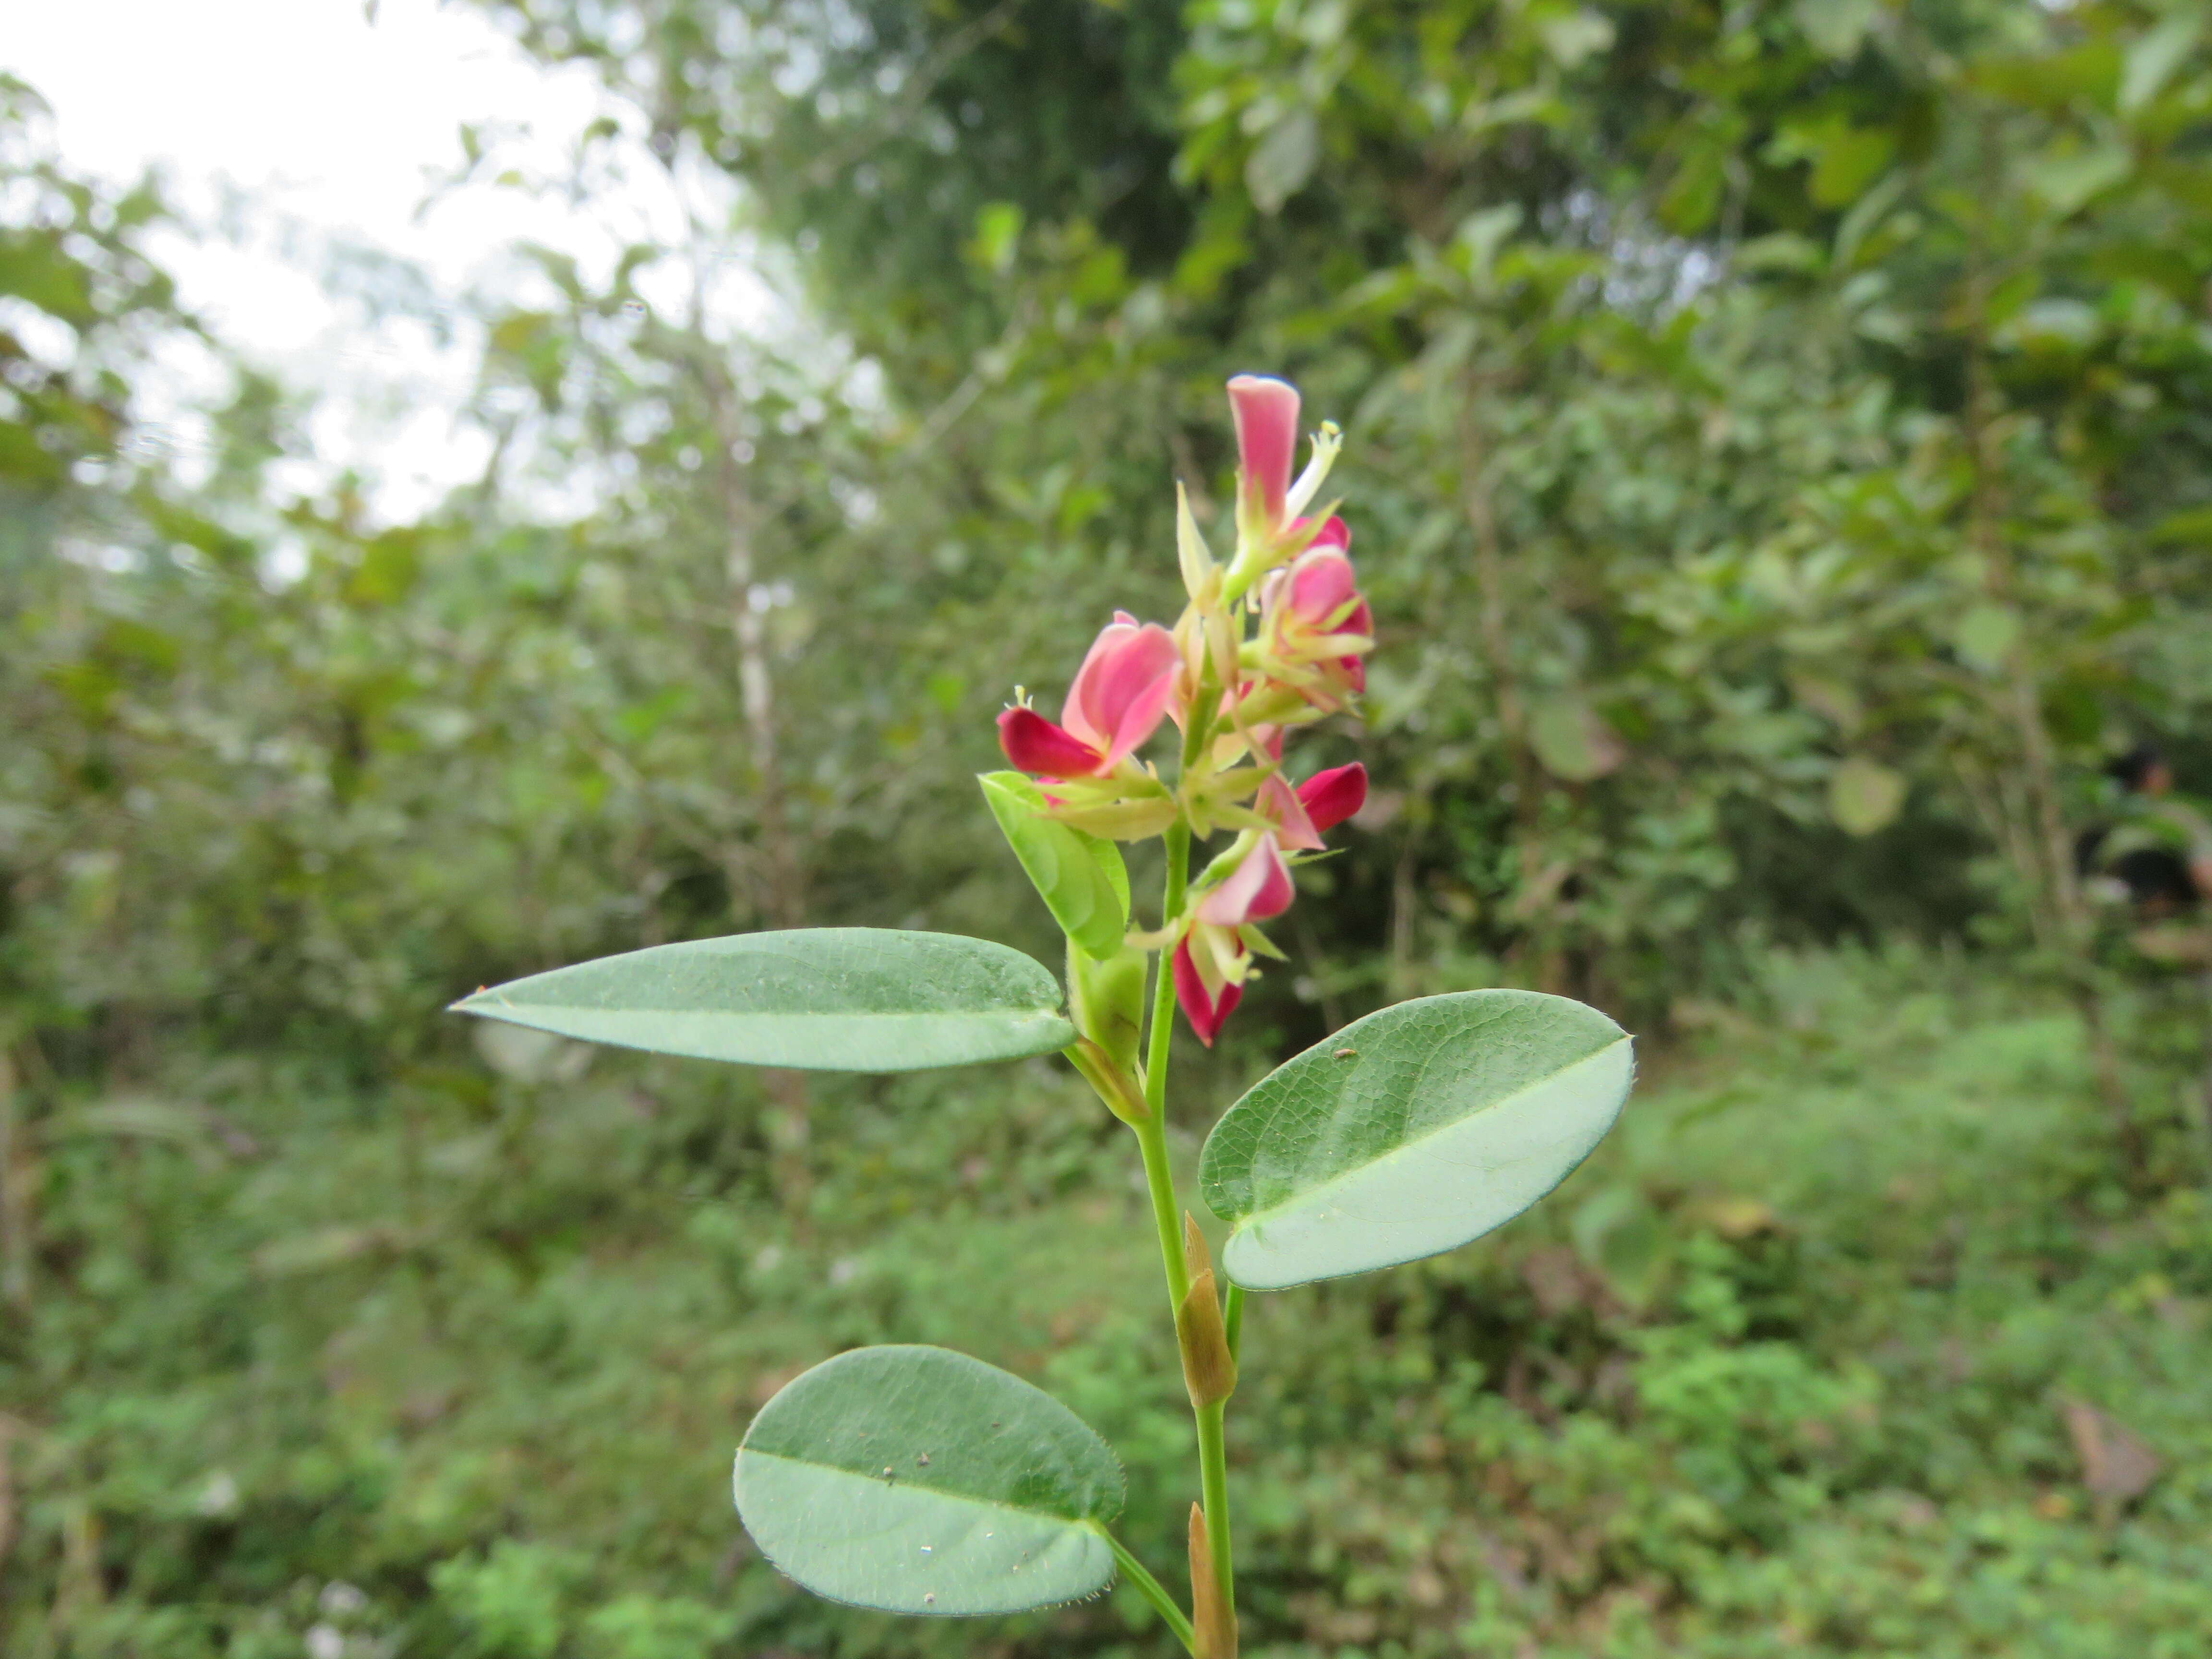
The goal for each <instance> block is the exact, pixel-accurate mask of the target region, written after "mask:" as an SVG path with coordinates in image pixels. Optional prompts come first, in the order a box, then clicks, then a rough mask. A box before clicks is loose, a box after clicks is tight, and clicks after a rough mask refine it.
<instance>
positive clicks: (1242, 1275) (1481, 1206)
mask: <svg viewBox="0 0 2212 1659" xmlns="http://www.w3.org/2000/svg"><path fill="white" fill-rule="evenodd" d="M1634 1069H1635V1062H1634V1060H1633V1058H1632V1053H1631V1043H1630V1040H1629V1036H1628V1034H1627V1033H1626V1032H1625V1031H1623V1030H1621V1029H1620V1027H1619V1026H1618V1025H1616V1024H1613V1022H1612V1021H1611V1020H1609V1019H1607V1018H1606V1017H1605V1016H1604V1015H1603V1014H1601V1013H1600V1012H1597V1010H1596V1009H1595V1008H1589V1007H1585V1006H1583V1005H1582V1004H1581V1003H1579V1002H1571V1001H1569V1000H1567V999H1566V998H1565V997H1553V996H1543V995H1540V994H1537V993H1536V992H1534V991H1462V992H1459V993H1456V994H1453V995H1450V996H1440V997H1422V998H1419V999H1418V1000H1415V1001H1412V1002H1401V1003H1400V1004H1398V1005H1397V1006H1395V1007H1393V1008H1385V1009H1383V1011H1382V1012H1380V1013H1374V1014H1370V1015H1368V1016H1367V1018H1364V1019H1359V1020H1354V1021H1353V1022H1352V1024H1349V1025H1347V1026H1346V1027H1345V1028H1344V1029H1343V1030H1341V1031H1339V1032H1338V1033H1337V1034H1336V1035H1335V1036H1333V1037H1330V1038H1329V1039H1328V1041H1326V1042H1321V1043H1318V1044H1316V1046H1315V1047H1313V1048H1309V1049H1307V1050H1306V1051H1305V1052H1304V1054H1299V1055H1298V1056H1297V1057H1296V1058H1295V1059H1293V1060H1289V1061H1287V1062H1286V1063H1285V1064H1284V1065H1282V1066H1279V1067H1278V1068H1277V1069H1276V1070H1275V1071H1274V1072H1273V1073H1271V1074H1269V1075H1268V1076H1267V1077H1266V1078H1263V1079H1261V1081H1260V1082H1259V1083H1258V1084H1257V1085H1255V1086H1254V1087H1253V1088H1252V1090H1251V1091H1250V1092H1249V1093H1248V1094H1246V1095H1245V1097H1243V1099H1242V1100H1240V1101H1238V1102H1237V1103H1236V1104H1235V1105H1234V1106H1232V1107H1231V1108H1230V1109H1229V1110H1228V1111H1227V1112H1226V1113H1225V1114H1224V1115H1223V1116H1222V1119H1221V1121H1220V1122H1218V1123H1217V1124H1216V1125H1214V1127H1213V1133H1212V1134H1211V1135H1209V1136H1207V1137H1206V1150H1205V1152H1203V1153H1202V1154H1201V1155H1200V1161H1199V1180H1200V1183H1201V1185H1202V1187H1203V1188H1204V1190H1205V1194H1206V1202H1207V1204H1209V1205H1210V1206H1212V1209H1213V1212H1214V1213H1215V1214H1216V1215H1218V1216H1219V1217H1220V1218H1222V1219H1223V1220H1225V1221H1227V1222H1230V1223H1231V1224H1232V1225H1233V1226H1234V1228H1235V1231H1232V1232H1231V1234H1230V1236H1229V1242H1228V1244H1227V1245H1226V1246H1225V1249H1223V1251H1222V1258H1221V1260H1222V1266H1223V1267H1224V1268H1225V1270H1226V1271H1227V1273H1228V1274H1229V1277H1230V1278H1231V1279H1233V1280H1234V1281H1235V1282H1236V1283H1237V1284H1239V1285H1244V1286H1245V1287H1246V1288H1248V1289H1250V1290H1260V1291H1272V1290H1279V1289H1281V1288H1282V1287H1284V1286H1285V1285H1303V1284H1304V1283H1306V1282H1307V1281H1309V1280H1310V1279H1334V1278H1336V1277H1338V1276H1339V1275H1340V1274H1344V1273H1362V1272H1364V1271H1366V1270H1367V1269H1368V1268H1370V1267H1390V1266H1392V1265H1394V1264H1395V1263H1397V1262H1401V1261H1415V1260H1417V1259H1418V1258H1419V1257H1421V1256H1425V1255H1436V1254H1437V1253H1438V1252H1439V1251H1443V1250H1449V1249H1453V1248H1454V1247H1455V1246H1457V1245H1461V1244H1464V1243H1467V1242H1468V1240H1469V1239H1473V1238H1479V1237H1481V1236H1482V1235H1483V1234H1484V1233H1486V1232H1488V1231H1490V1230H1491V1229H1492V1228H1493V1227H1498V1226H1501V1225H1504V1223H1506V1222H1508V1221H1510V1220H1511V1219H1512V1218H1514V1217H1515V1216H1516V1215H1518V1214H1520V1213H1521V1212H1522V1211H1523V1210H1525V1209H1527V1208H1528V1206H1530V1205H1531V1204H1534V1202H1535V1201H1536V1200H1538V1199H1540V1198H1541V1197H1543V1195H1544V1194H1546V1193H1548V1192H1549V1191H1551V1190H1552V1188H1554V1187H1556V1186H1557V1185H1559V1182H1561V1181H1563V1180H1565V1178H1566V1176H1567V1175H1568V1173H1569V1172H1570V1171H1571V1170H1573V1169H1574V1167H1575V1166H1576V1165H1577V1164H1580V1163H1581V1162H1582V1161H1583V1158H1587V1157H1588V1156H1589V1152H1590V1149H1591V1148H1592V1147H1594V1146H1596V1145H1597V1143H1598V1141H1599V1140H1600V1139H1602V1138H1603V1137H1604V1134H1605V1132H1606V1131H1607V1129H1609V1128H1611V1127H1613V1119H1614V1118H1615V1117H1617V1116H1618V1115H1620V1103H1621V1102H1622V1101H1623V1100H1625V1099H1626V1098H1627V1095H1628V1085H1629V1083H1630V1080H1631V1079H1632V1076H1633V1073H1634Z"/></svg>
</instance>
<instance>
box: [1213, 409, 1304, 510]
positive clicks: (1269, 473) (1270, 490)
mask: <svg viewBox="0 0 2212 1659" xmlns="http://www.w3.org/2000/svg"><path fill="white" fill-rule="evenodd" d="M1229 409H1230V413H1231V415H1233V416H1235V417H1236V420H1237V464H1238V468H1239V471H1241V473H1242V475H1243V492H1244V494H1245V495H1246V496H1247V498H1248V499H1249V500H1250V501H1252V503H1253V504H1254V505H1255V507H1257V508H1258V511H1259V518H1260V523H1259V526H1258V528H1259V529H1260V530H1261V532H1263V533H1272V532H1273V531H1274V530H1275V529H1276V528H1277V527H1278V526H1280V525H1281V524H1282V522H1283V520H1284V517H1285V505H1284V503H1285V498H1286V497H1287V496H1288V495H1289V494H1290V489H1291V461H1292V459H1294V458H1295V457H1296V455H1297V446H1298V389H1297V387H1296V386H1292V385H1291V383H1290V382H1289V381H1288V380H1276V379H1274V378H1273V376H1272V375H1266V374H1239V375H1238V376H1237V378H1236V379H1235V380H1231V381H1230V383H1229Z"/></svg>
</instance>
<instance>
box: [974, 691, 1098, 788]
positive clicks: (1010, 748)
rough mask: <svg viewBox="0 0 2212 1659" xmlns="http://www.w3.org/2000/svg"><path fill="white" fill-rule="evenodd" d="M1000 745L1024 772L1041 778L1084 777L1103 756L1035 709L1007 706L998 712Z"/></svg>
mask: <svg viewBox="0 0 2212 1659" xmlns="http://www.w3.org/2000/svg"><path fill="white" fill-rule="evenodd" d="M999 747H1000V748H1001V749H1003V750H1006V758H1007V759H1008V760H1010V761H1012V763H1014V765H1015V767H1016V768H1017V769H1019V770H1021V771H1024V772H1033V773H1035V774H1036V775H1037V776H1039V777H1044V778H1085V777H1089V776H1091V775H1092V774H1094V773H1096V772H1097V770H1098V763H1099V762H1100V760H1102V759H1103V757H1102V756H1101V755H1100V754H1099V752H1098V751H1097V750H1096V749H1093V748H1092V747H1091V745H1090V744H1087V743H1085V742H1084V741H1082V739H1080V738H1077V737H1075V736H1073V735H1072V734H1071V733H1069V732H1066V731H1064V730H1062V729H1061V728H1060V727H1059V726H1054V724H1053V723H1052V722H1051V721H1050V720H1047V719H1046V718H1045V717H1044V716H1043V715H1042V714H1038V713H1037V711H1036V709H1034V708H1007V709H1003V710H1001V711H1000V714H999Z"/></svg>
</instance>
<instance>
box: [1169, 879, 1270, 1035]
mask: <svg viewBox="0 0 2212 1659" xmlns="http://www.w3.org/2000/svg"><path fill="white" fill-rule="evenodd" d="M1296 896H1297V890H1296V889H1295V888H1293V887H1292V886H1291V867H1290V866H1289V865H1287V864H1285V862H1284V861H1283V851H1282V848H1280V847H1279V846H1278V845H1276V842H1275V838H1274V836H1272V835H1265V836H1261V837H1260V838H1259V839H1258V840H1257V841H1256V842H1254V843H1253V845H1252V848H1251V850H1250V851H1249V852H1248V853H1246V854H1244V858H1243V862H1242V863H1240V864H1238V865H1237V867H1236V869H1234V870H1232V871H1231V872H1230V873H1229V876H1228V878H1227V879H1226V880H1225V881H1223V882H1221V883H1220V884H1218V885H1217V886H1215V887H1212V888H1211V889H1209V890H1207V891H1206V892H1205V893H1203V894H1201V895H1200V897H1199V901H1198V903H1197V906H1196V908H1194V909H1193V910H1192V911H1191V919H1190V925H1189V927H1188V928H1187V929H1186V930H1185V932H1184V933H1183V936H1182V939H1180V940H1178V941H1177V942H1176V950H1175V962H1174V969H1175V987H1176V1001H1177V1002H1179V1003H1181V1004H1182V1012H1183V1018H1186V1019H1188V1021H1189V1022H1190V1029H1191V1030H1194V1031H1195V1032H1196V1033H1197V1034H1198V1040H1199V1041H1200V1042H1203V1043H1204V1044H1206V1047H1207V1048H1212V1046H1213V1039H1214V1036H1215V1035H1216V1034H1217V1033H1218V1031H1219V1030H1221V1025H1222V1022H1223V1021H1224V1020H1225V1019H1227V1018H1229V1016H1230V1013H1231V1011H1232V1010H1233V1009H1235V1007H1236V1006H1237V1001H1238V1000H1239V999H1241V998H1242V997H1243V994H1244V993H1243V983H1244V975H1246V974H1247V973H1249V971H1250V970H1251V966H1252V954H1251V951H1250V950H1249V948H1248V946H1247V944H1246V938H1245V933H1246V930H1247V929H1249V928H1250V927H1254V926H1255V924H1256V923H1259V922H1262V921H1270V920H1272V919H1273V918H1274V917H1276V916H1279V915H1282V914H1283V912H1284V911H1285V910H1287V909H1289V908H1291V899H1293V898H1294V897H1296ZM1262 943H1264V941H1262Z"/></svg>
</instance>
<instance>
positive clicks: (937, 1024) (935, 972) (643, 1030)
mask: <svg viewBox="0 0 2212 1659" xmlns="http://www.w3.org/2000/svg"><path fill="white" fill-rule="evenodd" d="M453 1006H454V1008H455V1009H457V1010H458V1011H459V1012H462V1013H465V1014H481V1015H483V1016H484V1017H485V1018H490V1019H503V1020H507V1021H508V1022H510V1023H511V1024H516V1025H529V1026H534V1027H536V1028H537V1029H538V1030H541V1031H557V1032H559V1033H560V1034H561V1035H562V1036H572V1037H582V1038H585V1039H586V1040H587V1041H589V1042H612V1043H618V1044H620V1045H621V1046H622V1047H623V1048H647V1049H650V1050H652V1051H653V1053H655V1054H689V1055H691V1056H694V1057H695V1058H697V1059H700V1060H737V1061H739V1062H741V1063H743V1064H744V1065H748V1066H801V1067H805V1068H808V1069H811V1070H817V1071H829V1072H918V1071H923V1070H927V1068H929V1067H931V1066H964V1065H967V1064H969V1063H970V1062H971V1061H975V1060H1012V1059H1014V1058H1017V1057H1018V1056H1020V1055H1023V1054H1049V1053H1051V1052H1052V1051H1053V1050H1054V1049H1055V1048H1065V1047H1066V1046H1067V1044H1069V1043H1070V1042H1073V1041H1074V1040H1075V1028H1074V1027H1073V1025H1071V1024H1068V1023H1067V1021H1066V1019H1064V1018H1061V1017H1060V986H1059V983H1058V981H1055V980H1054V978H1053V976H1052V975H1051V973H1050V971H1049V970H1048V969H1046V968H1045V967H1043V966H1042V964H1041V963H1037V962H1035V961H1033V960H1031V959H1030V957H1025V956H1024V955H1023V954H1022V953H1021V952H1020V951H1014V950H1009V949H1008V948H1007V947H1006V946H1005V945H994V944H992V943H991V942H990V941H988V940H987V939H962V938H959V937H957V935H955V934H951V933H898V932H894V931H892V930H890V929H886V928H876V927H801V928H793V929H792V930H790V931H788V932H785V933H738V934H733V935H732V936H731V937H729V938H727V939H694V940H691V941H690V942H689V943H687V944H683V945H655V946H654V947H653V949H651V950H649V951H630V952H629V954H628V955H625V956H619V957H600V958H599V960H598V961H596V962H585V963H578V964H577V965H576V966H574V967H573V968H556V969H553V971H552V972H550V973H546V974H533V975H531V976H530V977H529V978H528V979H518V980H515V981H512V982H511V983H509V984H506V985H500V986H495V987H493V988H492V989H490V990H489V991H479V992H477V994H475V995H474V996H472V997H465V998H463V999H462V1000H460V1001H459V1002H457V1003H455V1004H454V1005H453Z"/></svg>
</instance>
